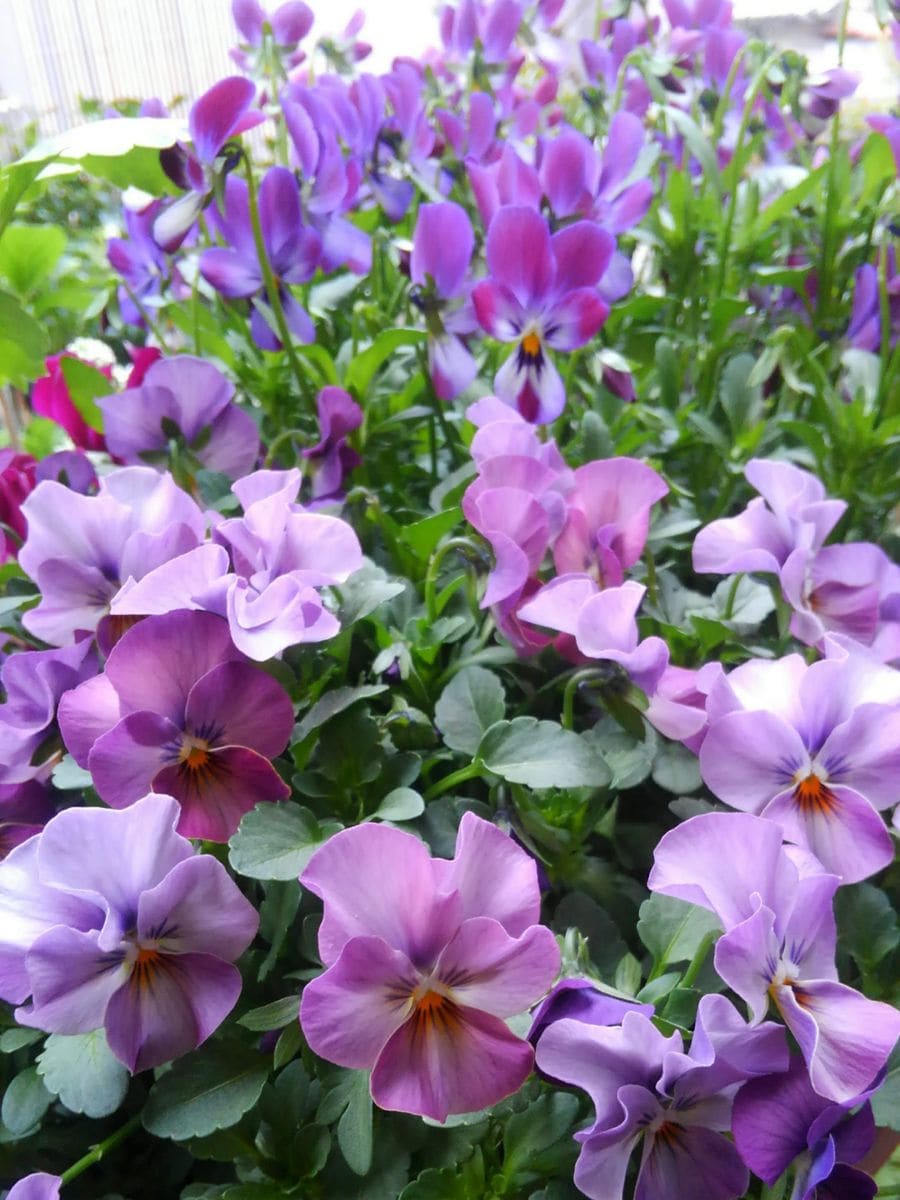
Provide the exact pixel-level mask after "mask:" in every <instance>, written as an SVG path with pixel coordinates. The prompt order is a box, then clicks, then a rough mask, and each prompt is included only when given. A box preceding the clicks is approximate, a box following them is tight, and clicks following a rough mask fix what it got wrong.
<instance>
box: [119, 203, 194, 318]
mask: <svg viewBox="0 0 900 1200" xmlns="http://www.w3.org/2000/svg"><path fill="white" fill-rule="evenodd" d="M162 209H163V201H162V200H154V201H153V203H152V204H149V205H147V206H146V207H145V208H142V209H140V210H139V211H137V212H136V211H134V210H133V209H130V208H126V209H125V210H124V220H125V232H126V236H125V237H120V238H119V237H115V238H110V239H109V241H108V242H107V243H106V257H107V258H108V260H109V264H110V266H111V267H112V268H113V270H114V271H117V272H118V273H119V275H121V276H122V278H123V280H124V281H125V283H124V285H122V286H120V288H119V311H120V312H121V314H122V320H123V321H125V323H126V324H127V325H139V326H144V324H145V321H144V317H143V314H142V313H141V309H140V308H138V304H140V305H141V307H142V308H143V307H146V306H149V307H151V308H152V307H153V305H154V303H155V301H156V298H157V297H158V296H160V295H161V294H162V292H163V290H164V288H166V287H169V288H171V294H172V295H173V296H174V298H175V299H176V300H184V299H186V298H187V297H188V296H190V294H191V289H190V287H189V286H188V285H187V284H186V283H185V281H184V279H183V278H182V276H181V273H180V271H179V270H178V267H177V266H176V265H175V264H174V263H170V262H169V259H168V258H167V256H166V254H165V251H163V250H161V249H160V247H159V246H158V245H157V242H156V240H155V238H154V236H153V226H154V222H155V221H156V218H157V217H158V216H159V214H160V212H161V211H162Z"/></svg>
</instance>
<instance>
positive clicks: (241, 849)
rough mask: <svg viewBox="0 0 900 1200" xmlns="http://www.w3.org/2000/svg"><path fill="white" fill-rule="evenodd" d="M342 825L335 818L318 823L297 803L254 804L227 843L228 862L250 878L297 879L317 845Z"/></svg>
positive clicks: (306, 809) (307, 810)
mask: <svg viewBox="0 0 900 1200" xmlns="http://www.w3.org/2000/svg"><path fill="white" fill-rule="evenodd" d="M341 828H343V827H342V826H341V825H340V824H339V823H338V822H337V821H325V822H324V823H323V824H321V825H320V824H319V822H318V821H317V820H316V818H315V817H314V816H313V814H312V813H311V812H310V811H309V809H308V808H303V807H301V805H299V804H292V803H290V802H287V803H284V804H271V803H262V804H257V806H256V808H254V809H253V810H252V811H251V812H248V813H245V815H244V817H243V819H242V820H241V824H240V827H239V829H238V831H237V833H235V834H234V835H233V837H232V838H231V841H230V842H229V843H228V850H229V853H228V861H229V862H230V863H231V866H232V867H233V868H234V870H235V871H237V872H238V874H239V875H247V876H249V877H250V878H251V879H296V878H297V876H298V875H299V874H300V872H301V871H302V870H303V868H304V867H305V866H306V864H307V863H308V862H309V860H310V859H311V858H312V856H313V854H314V853H315V852H316V850H317V849H318V848H319V846H321V845H322V843H323V842H324V841H325V840H326V839H327V838H329V837H331V835H332V834H334V833H337V832H338V830H340V829H341Z"/></svg>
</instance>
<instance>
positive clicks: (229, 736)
mask: <svg viewBox="0 0 900 1200" xmlns="http://www.w3.org/2000/svg"><path fill="white" fill-rule="evenodd" d="M293 727H294V706H293V704H292V703H291V698H290V696H289V695H288V694H287V692H286V691H285V690H284V688H283V687H282V686H281V684H280V683H278V682H277V681H276V680H274V679H273V678H272V676H271V675H267V674H266V673H265V671H261V670H260V669H259V668H258V667H253V666H251V665H250V664H249V663H242V662H227V663H220V664H219V666H217V667H213V669H212V670H211V671H207V673H206V674H205V675H204V676H202V678H200V679H198V680H197V682H196V683H195V684H194V686H193V687H192V688H191V691H190V694H189V696H188V702H187V708H186V710H185V728H186V729H187V730H188V731H189V732H190V733H191V734H193V735H194V736H195V737H198V738H204V739H207V740H208V741H210V742H211V743H212V744H213V745H214V746H247V747H248V748H249V749H250V750H255V751H256V752H257V753H258V754H261V755H262V756H263V757H264V758H275V757H276V756H277V755H279V754H280V753H281V751H282V750H283V749H284V748H285V746H286V745H287V741H288V738H289V737H290V736H291V730H292V729H293Z"/></svg>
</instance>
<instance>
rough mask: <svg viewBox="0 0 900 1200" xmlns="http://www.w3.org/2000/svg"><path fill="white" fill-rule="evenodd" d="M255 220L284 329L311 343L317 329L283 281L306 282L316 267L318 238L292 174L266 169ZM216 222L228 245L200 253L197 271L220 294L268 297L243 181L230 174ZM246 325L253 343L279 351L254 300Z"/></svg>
mask: <svg viewBox="0 0 900 1200" xmlns="http://www.w3.org/2000/svg"><path fill="white" fill-rule="evenodd" d="M259 222H260V226H261V227H262V235H263V242H264V243H265V247H266V255H267V257H268V259H269V265H270V266H271V268H272V271H273V273H274V275H275V278H276V280H277V284H278V295H279V299H280V300H281V306H282V308H283V309H284V316H285V320H286V321H287V324H288V328H289V329H290V330H291V332H292V333H293V334H294V335H295V336H296V337H297V338H298V339H299V341H301V342H312V341H315V336H316V331H315V327H314V326H313V323H312V321H311V320H310V318H309V314H308V313H307V311H306V309H304V308H303V307H302V306H301V305H300V303H299V302H298V301H297V300H296V299H295V297H294V295H293V293H292V292H291V291H290V289H289V288H288V287H287V284H292V283H306V282H307V280H309V279H311V278H312V277H313V275H314V274H315V272H316V268H317V267H318V265H319V258H320V255H321V250H322V243H321V239H320V238H319V235H318V233H316V231H315V230H314V229H307V228H305V227H304V225H303V221H302V218H301V214H300V190H299V188H298V186H297V180H296V179H295V178H294V175H293V172H291V171H289V170H288V169H287V168H286V167H270V168H269V170H268V171H267V172H266V174H265V176H264V177H263V181H262V183H261V184H260V187H259ZM218 224H219V226H220V228H221V229H222V231H223V233H224V234H225V237H226V240H227V241H228V242H229V244H230V248H229V249H224V248H223V247H220V246H216V247H213V249H211V250H204V251H203V254H202V255H201V256H200V272H201V274H202V275H203V278H204V279H206V280H207V281H208V282H209V283H211V284H212V286H213V287H214V288H215V289H216V290H217V291H219V292H221V293H222V295H223V296H230V297H246V298H250V297H254V296H260V298H261V299H262V300H263V301H266V293H265V281H264V278H263V271H262V267H261V266H260V263H259V257H258V255H257V253H256V243H255V241H254V238H253V230H252V227H251V224H250V209H249V205H248V199H247V185H246V183H244V181H243V180H242V179H237V178H235V177H234V176H230V177H229V179H228V180H227V181H226V185H225V212H224V214H223V215H222V216H221V217H220V218H219V219H218ZM250 328H251V330H252V332H253V338H254V341H255V342H256V344H257V345H258V346H262V348H263V349H264V350H278V349H279V348H280V347H281V342H280V341H279V340H278V338H277V336H276V334H275V332H274V331H273V330H272V329H271V328H270V326H269V323H268V321H267V320H266V318H265V317H264V315H263V313H262V311H261V310H260V309H259V307H258V305H257V304H256V303H254V304H253V306H252V313H251V317H250Z"/></svg>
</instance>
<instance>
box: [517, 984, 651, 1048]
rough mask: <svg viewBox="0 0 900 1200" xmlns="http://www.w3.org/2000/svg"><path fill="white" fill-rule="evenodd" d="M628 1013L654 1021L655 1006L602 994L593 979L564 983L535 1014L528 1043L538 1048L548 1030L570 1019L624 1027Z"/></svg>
mask: <svg viewBox="0 0 900 1200" xmlns="http://www.w3.org/2000/svg"><path fill="white" fill-rule="evenodd" d="M627 1012H639V1013H643V1014H644V1016H645V1017H652V1016H653V1005H652V1004H639V1003H638V1001H637V1000H622V999H620V998H619V997H618V996H610V995H609V994H608V993H607V992H601V991H600V989H599V988H598V987H596V986H595V985H594V983H592V982H591V980H590V979H580V978H574V979H561V980H560V981H559V983H557V984H554V986H553V987H552V988H551V990H550V993H549V995H547V996H545V997H544V999H543V1000H542V1001H541V1002H540V1004H539V1005H538V1006H537V1008H536V1009H535V1010H534V1012H533V1013H532V1019H531V1029H529V1031H528V1040H529V1042H531V1044H532V1045H533V1046H534V1045H537V1042H538V1039H539V1038H540V1037H541V1035H542V1034H543V1032H544V1031H545V1030H546V1029H549V1028H550V1026H551V1025H553V1024H554V1022H556V1021H562V1020H564V1019H565V1018H568V1017H571V1018H572V1020H575V1021H581V1022H583V1023H584V1024H586V1025H621V1024H622V1018H623V1017H624V1016H625V1014H626V1013H627Z"/></svg>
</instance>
